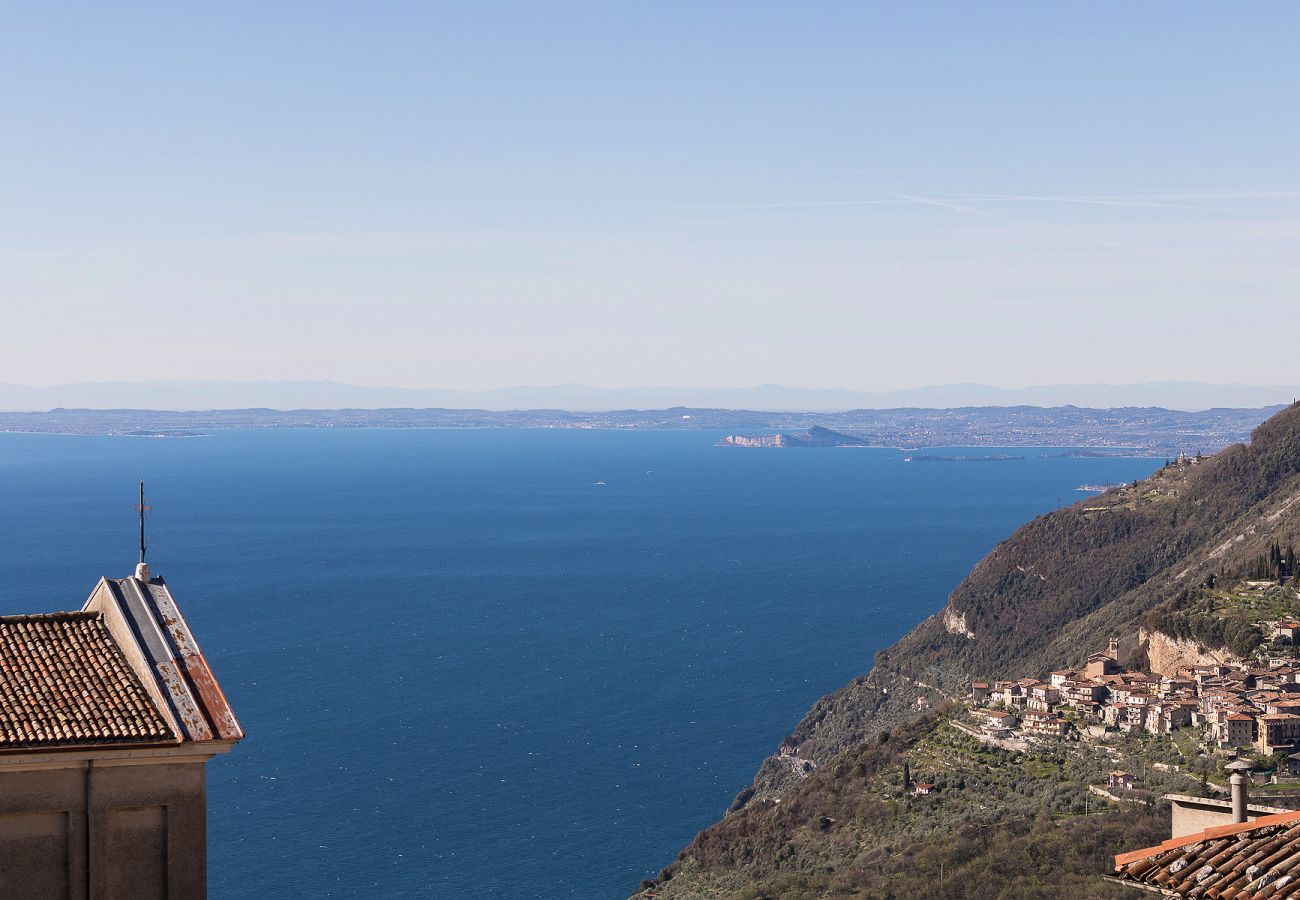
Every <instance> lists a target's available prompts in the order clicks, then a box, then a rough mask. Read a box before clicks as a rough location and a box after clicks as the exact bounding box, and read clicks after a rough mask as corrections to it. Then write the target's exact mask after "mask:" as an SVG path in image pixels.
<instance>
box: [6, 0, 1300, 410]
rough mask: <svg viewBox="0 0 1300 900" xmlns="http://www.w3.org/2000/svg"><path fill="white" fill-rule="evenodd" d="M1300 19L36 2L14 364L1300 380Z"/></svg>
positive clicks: (10, 65)
mask: <svg viewBox="0 0 1300 900" xmlns="http://www.w3.org/2000/svg"><path fill="white" fill-rule="evenodd" d="M1297 33H1300V5H1297V4H1294V3H1253V4H1249V5H1246V6H1238V5H1231V4H1188V3H1182V2H1179V3H1140V4H1138V3H1132V2H1124V3H1088V4H1075V3H1071V4H1066V3H1041V2H1025V3H1009V2H1008V3H987V4H977V3H969V2H961V3H952V4H943V3H913V2H900V3H890V4H881V3H864V2H860V0H859V2H853V3H844V4H830V3H820V4H818V3H812V4H793V3H788V2H786V3H773V4H762V3H755V2H743V3H734V4H732V3H707V2H706V3H700V2H691V3H681V4H674V3H663V2H660V3H653V4H652V3H636V4H632V3H614V2H601V3H592V4H577V3H561V2H554V3H540V2H529V3H513V4H506V3H500V4H498V3H490V2H473V3H458V4H437V3H431V2H419V3H409V4H402V3H378V2H366V3H360V2H357V3H329V2H312V3H288V2H277V3H265V2H261V3H248V4H239V3H233V2H226V3H218V4H205V5H199V4H177V3H168V4H158V5H156V6H154V5H149V4H145V3H135V2H132V3H125V4H103V3H100V4H85V5H77V4H72V3H60V4H43V3H26V2H23V3H8V2H0V85H2V87H0V302H2V303H3V310H4V320H3V327H2V328H0V381H10V382H20V383H27V384H47V383H55V382H65V381H78V380H108V379H118V378H122V379H152V378H234V379H262V378H272V379H278V378H285V379H297V378H331V379H337V380H341V381H350V382H357V383H363V384H400V385H409V386H430V387H432V386H438V387H449V388H470V389H474V388H486V387H495V386H504V385H512V384H549V383H558V382H569V381H578V382H585V383H589V384H595V385H601V386H620V385H645V384H659V385H717V386H728V385H744V384H755V383H761V382H777V383H782V384H788V385H801V386H818V387H832V386H833V387H846V388H856V389H887V388H894V387H901V386H907V385H914V384H921V383H939V382H953V381H980V382H988V383H996V384H1002V385H1008V386H1015V385H1024V384H1035V383H1052V382H1092V381H1110V382H1129V381H1146V380H1167V379H1180V378H1188V379H1196V380H1202V381H1231V382H1254V383H1280V382H1287V383H1289V382H1294V381H1296V380H1297V377H1298V373H1300V324H1298V323H1297V314H1298V311H1300V304H1297V302H1296V301H1297V289H1298V288H1300V54H1297V52H1296V46H1295V37H1296V34H1297Z"/></svg>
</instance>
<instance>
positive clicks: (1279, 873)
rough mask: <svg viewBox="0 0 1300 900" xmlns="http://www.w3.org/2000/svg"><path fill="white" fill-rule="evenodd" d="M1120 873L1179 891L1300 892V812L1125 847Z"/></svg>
mask: <svg viewBox="0 0 1300 900" xmlns="http://www.w3.org/2000/svg"><path fill="white" fill-rule="evenodd" d="M1115 873H1116V874H1115V878H1116V880H1119V881H1123V882H1127V883H1130V884H1135V885H1142V886H1144V887H1147V888H1148V889H1150V888H1155V889H1157V890H1160V891H1163V892H1164V893H1166V894H1167V895H1169V896H1173V897H1223V898H1233V897H1240V898H1247V897H1270V898H1274V897H1278V898H1280V897H1300V812H1287V813H1280V814H1278V815H1274V816H1265V817H1263V818H1260V819H1256V820H1255V821H1254V822H1245V823H1242V824H1240V825H1222V826H1219V827H1218V828H1209V829H1207V830H1205V831H1202V832H1198V833H1196V834H1190V835H1187V836H1186V837H1181V838H1175V839H1174V840H1170V841H1165V842H1164V843H1163V844H1161V845H1160V846H1158V847H1148V848H1147V849H1145V850H1135V851H1133V852H1132V853H1122V854H1120V855H1119V856H1117V857H1115Z"/></svg>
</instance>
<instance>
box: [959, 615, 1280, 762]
mask: <svg viewBox="0 0 1300 900" xmlns="http://www.w3.org/2000/svg"><path fill="white" fill-rule="evenodd" d="M1266 624H1267V626H1268V627H1269V629H1270V631H1271V634H1272V637H1273V643H1272V644H1271V645H1270V646H1269V647H1268V648H1266V649H1265V650H1264V651H1263V652H1262V653H1261V654H1260V656H1259V657H1258V659H1257V660H1256V661H1254V662H1250V663H1245V664H1236V665H1234V664H1208V665H1191V666H1183V667H1180V668H1179V669H1178V670H1177V671H1176V672H1175V673H1174V674H1172V675H1162V674H1158V673H1151V672H1141V671H1130V670H1127V669H1125V667H1124V666H1123V665H1121V663H1120V658H1119V642H1118V640H1117V639H1114V638H1112V639H1111V640H1110V643H1109V646H1108V647H1107V648H1106V649H1105V650H1101V651H1099V652H1097V653H1094V654H1092V655H1091V656H1090V657H1089V658H1088V661H1087V663H1086V665H1085V666H1084V667H1083V669H1082V670H1079V671H1074V670H1062V671H1057V672H1051V673H1049V674H1047V675H1046V676H1045V677H1044V678H1033V677H1027V678H1021V679H1019V680H1016V681H993V682H986V681H975V682H973V683H972V685H971V692H970V700H971V705H972V706H973V707H974V713H975V715H976V716H977V717H978V718H979V719H980V720H981V727H980V731H981V733H982V734H983V736H985V737H987V738H989V739H992V740H1007V739H1012V738H1015V737H1025V736H1038V737H1042V736H1049V737H1076V738H1078V739H1083V740H1096V739H1101V738H1104V737H1105V736H1106V735H1107V734H1108V733H1114V732H1121V733H1131V732H1139V733H1146V734H1150V735H1168V734H1170V733H1171V732H1174V731H1177V730H1179V729H1195V730H1196V731H1197V732H1199V741H1200V743H1201V745H1202V746H1203V747H1204V749H1206V750H1208V751H1236V750H1243V751H1254V752H1256V753H1259V754H1261V755H1272V754H1278V755H1279V760H1278V761H1279V762H1281V757H1285V759H1286V763H1287V765H1286V768H1287V769H1288V770H1290V771H1292V772H1293V773H1295V772H1300V752H1297V751H1300V655H1297V654H1293V653H1291V652H1288V651H1289V647H1290V645H1292V644H1293V643H1297V642H1300V622H1296V621H1292V620H1290V619H1286V620H1281V621H1276V622H1270V623H1266Z"/></svg>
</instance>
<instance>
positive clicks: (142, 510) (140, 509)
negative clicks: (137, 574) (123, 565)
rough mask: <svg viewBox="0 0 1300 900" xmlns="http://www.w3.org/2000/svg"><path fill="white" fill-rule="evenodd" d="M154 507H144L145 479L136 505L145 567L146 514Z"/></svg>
mask: <svg viewBox="0 0 1300 900" xmlns="http://www.w3.org/2000/svg"><path fill="white" fill-rule="evenodd" d="M152 509H153V507H152V506H145V505H144V479H143V478H141V479H140V502H139V503H137V504H136V506H135V511H136V512H138V513H139V514H140V564H141V565H144V549H145V541H144V514H145V513H147V512H149V511H150V510H152Z"/></svg>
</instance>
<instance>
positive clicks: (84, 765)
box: [0, 542, 244, 900]
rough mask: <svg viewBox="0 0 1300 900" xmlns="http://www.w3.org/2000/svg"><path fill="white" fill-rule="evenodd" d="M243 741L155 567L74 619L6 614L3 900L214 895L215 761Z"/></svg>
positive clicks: (0, 650)
mask: <svg viewBox="0 0 1300 900" xmlns="http://www.w3.org/2000/svg"><path fill="white" fill-rule="evenodd" d="M142 543H143V542H142ZM141 556H142V558H143V553H142V554H141ZM243 736H244V732H243V730H242V729H241V728H240V726H239V722H238V721H236V719H235V715H234V713H233V711H232V710H231V708H230V704H229V703H227V702H226V698H225V696H224V695H223V694H222V692H221V687H220V686H219V685H218V684H217V680H216V678H215V677H214V676H213V674H212V670H211V668H210V667H209V666H208V662H207V660H206V659H204V657H203V652H202V651H201V650H200V649H199V645H198V643H197V642H196V641H195V639H194V635H193V633H191V631H190V628H189V625H187V624H186V622H185V618H184V616H182V615H181V611H180V608H179V607H178V606H177V604H176V599H175V598H174V597H173V596H172V593H171V591H170V590H168V588H167V585H166V584H165V583H164V582H163V580H162V579H161V578H159V577H157V576H154V575H152V574H151V573H150V572H149V567H148V566H147V565H146V564H145V563H144V562H143V561H141V563H140V565H139V566H137V567H136V571H135V574H134V575H133V576H130V577H128V578H121V579H109V578H102V579H100V581H99V583H98V584H96V585H95V588H94V590H93V591H92V592H91V594H90V598H89V599H88V600H87V601H86V602H85V604H84V605H83V606H82V607H81V609H80V610H78V611H76V612H49V613H38V614H33V615H14V616H0V896H2V897H13V898H20V897H21V898H26V900H44V898H51V900H53V898H59V900H114V898H124V900H125V898H130V900H162V898H167V900H202V898H204V897H205V896H206V894H207V801H206V781H205V765H206V763H207V761H208V760H209V759H211V758H212V757H213V756H216V755H218V754H221V753H226V752H228V751H229V750H230V749H231V748H232V747H233V746H234V745H235V743H236V742H237V741H239V740H240V739H241V738H243Z"/></svg>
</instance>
